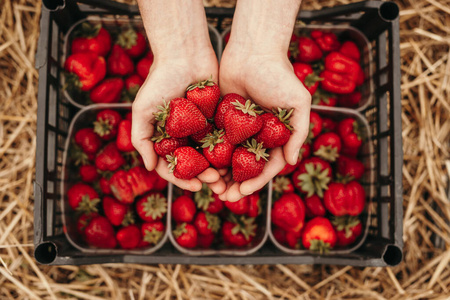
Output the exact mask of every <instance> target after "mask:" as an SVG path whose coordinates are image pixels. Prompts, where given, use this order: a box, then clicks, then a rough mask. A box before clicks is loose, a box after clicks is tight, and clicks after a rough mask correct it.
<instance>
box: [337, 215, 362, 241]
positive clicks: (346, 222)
mask: <svg viewBox="0 0 450 300" xmlns="http://www.w3.org/2000/svg"><path fill="white" fill-rule="evenodd" d="M331 223H332V224H333V225H334V226H335V227H336V230H337V231H341V230H345V237H346V238H349V237H351V236H352V234H353V233H352V228H353V227H355V226H356V225H358V224H359V223H361V222H360V221H359V219H358V217H356V216H340V217H334V218H333V219H332V220H331Z"/></svg>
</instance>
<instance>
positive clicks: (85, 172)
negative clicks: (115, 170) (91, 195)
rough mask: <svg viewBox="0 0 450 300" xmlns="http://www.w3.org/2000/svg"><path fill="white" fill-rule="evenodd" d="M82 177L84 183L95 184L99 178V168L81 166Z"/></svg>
mask: <svg viewBox="0 0 450 300" xmlns="http://www.w3.org/2000/svg"><path fill="white" fill-rule="evenodd" d="M80 177H81V180H83V181H84V182H87V183H93V182H94V181H96V180H97V177H98V173H97V168H96V167H95V166H94V165H83V166H80Z"/></svg>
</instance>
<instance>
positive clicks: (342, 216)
mask: <svg viewBox="0 0 450 300" xmlns="http://www.w3.org/2000/svg"><path fill="white" fill-rule="evenodd" d="M310 120H311V126H310V134H309V137H308V140H307V141H306V143H305V144H304V145H303V146H302V149H301V151H300V156H301V159H300V160H299V162H298V163H297V164H296V165H294V166H292V165H286V167H285V168H284V169H283V170H282V171H281V172H280V173H279V174H278V176H277V177H275V178H274V181H273V207H272V211H271V218H272V233H273V236H274V237H275V239H276V240H277V241H278V242H279V243H280V244H282V245H285V246H287V247H290V248H293V249H309V250H311V251H318V252H320V253H324V252H326V251H328V250H330V249H333V248H335V247H341V248H348V247H349V246H350V245H351V244H353V243H354V242H355V241H356V240H357V239H358V237H359V236H360V235H361V233H362V229H363V227H362V224H361V221H360V219H359V216H360V214H361V213H362V212H363V211H364V208H365V205H366V196H365V191H364V188H363V187H362V185H361V184H360V183H359V182H358V180H360V179H361V178H362V176H363V174H364V171H365V167H364V164H363V163H362V162H361V161H360V160H359V159H358V158H357V156H358V154H359V153H360V149H361V146H362V142H363V138H362V129H361V128H360V126H361V125H360V124H358V122H357V121H356V120H355V119H354V118H345V119H342V120H340V121H339V122H335V121H334V120H333V119H330V118H322V117H321V116H320V115H318V114H317V113H316V112H311V117H310Z"/></svg>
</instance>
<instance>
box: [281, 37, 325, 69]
mask: <svg viewBox="0 0 450 300" xmlns="http://www.w3.org/2000/svg"><path fill="white" fill-rule="evenodd" d="M289 50H290V52H291V55H292V56H293V57H294V59H295V61H298V62H303V63H310V62H313V61H316V60H319V59H321V58H322V55H323V53H322V50H321V49H320V48H319V46H318V45H317V44H316V42H314V40H312V39H310V38H308V37H303V36H301V37H297V38H296V39H295V41H293V42H291V45H290V46H289Z"/></svg>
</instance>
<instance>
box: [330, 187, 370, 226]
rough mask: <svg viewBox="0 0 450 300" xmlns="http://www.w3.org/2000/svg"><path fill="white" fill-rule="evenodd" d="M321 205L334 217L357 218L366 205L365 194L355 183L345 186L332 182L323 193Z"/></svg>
mask: <svg viewBox="0 0 450 300" xmlns="http://www.w3.org/2000/svg"><path fill="white" fill-rule="evenodd" d="M323 203H324V204H325V207H326V209H327V210H328V211H329V212H330V213H331V214H332V215H334V216H336V217H340V216H344V215H350V216H357V215H359V214H361V213H362V212H363V210H364V207H365V205H366V193H365V191H364V188H363V187H362V186H361V184H359V183H358V182H357V181H351V182H349V183H347V184H343V183H337V182H332V183H330V184H329V185H328V190H327V191H325V195H324V197H323Z"/></svg>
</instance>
